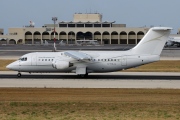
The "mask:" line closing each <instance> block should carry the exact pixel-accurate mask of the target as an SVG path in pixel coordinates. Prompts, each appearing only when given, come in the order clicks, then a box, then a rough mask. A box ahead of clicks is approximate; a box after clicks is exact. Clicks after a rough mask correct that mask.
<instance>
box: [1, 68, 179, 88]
mask: <svg viewBox="0 0 180 120" xmlns="http://www.w3.org/2000/svg"><path fill="white" fill-rule="evenodd" d="M16 74H17V72H11V71H4V72H0V87H21V88H24V87H28V88H167V89H180V74H179V73H172V72H171V73H168V72H113V73H93V74H90V75H89V76H88V78H80V77H78V76H77V75H75V74H73V73H43V74H40V73H35V74H29V73H22V77H21V78H18V77H17V76H16Z"/></svg>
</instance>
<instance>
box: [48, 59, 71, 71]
mask: <svg viewBox="0 0 180 120" xmlns="http://www.w3.org/2000/svg"><path fill="white" fill-rule="evenodd" d="M52 66H53V68H56V69H60V70H61V69H66V68H68V67H71V66H73V64H72V63H70V62H68V61H61V60H57V61H54V62H53V63H52Z"/></svg>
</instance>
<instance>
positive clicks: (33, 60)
mask: <svg viewBox="0 0 180 120" xmlns="http://www.w3.org/2000/svg"><path fill="white" fill-rule="evenodd" d="M31 58H32V59H31V65H37V60H36V55H33V56H32V57H31Z"/></svg>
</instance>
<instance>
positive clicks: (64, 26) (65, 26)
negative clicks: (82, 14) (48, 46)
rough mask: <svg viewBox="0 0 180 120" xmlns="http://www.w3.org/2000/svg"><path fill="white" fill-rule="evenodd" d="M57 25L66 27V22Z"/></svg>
mask: <svg viewBox="0 0 180 120" xmlns="http://www.w3.org/2000/svg"><path fill="white" fill-rule="evenodd" d="M59 27H67V24H59Z"/></svg>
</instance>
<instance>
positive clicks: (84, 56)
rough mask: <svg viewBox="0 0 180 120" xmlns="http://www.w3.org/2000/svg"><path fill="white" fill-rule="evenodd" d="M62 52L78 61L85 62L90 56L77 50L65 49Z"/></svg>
mask: <svg viewBox="0 0 180 120" xmlns="http://www.w3.org/2000/svg"><path fill="white" fill-rule="evenodd" d="M64 54H65V55H66V56H69V57H72V58H74V59H76V60H78V61H85V62H89V61H90V60H91V59H92V57H91V56H90V55H88V54H86V53H83V52H79V51H66V52H64Z"/></svg>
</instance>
